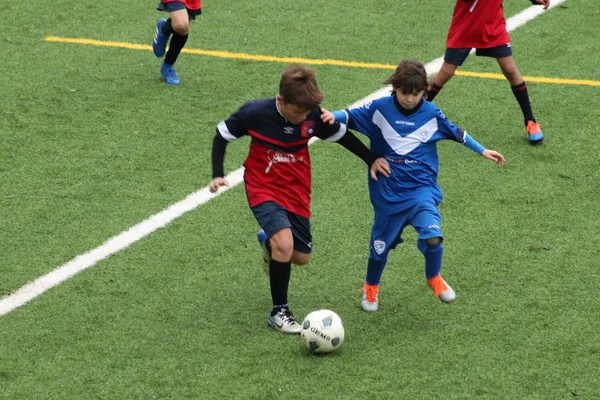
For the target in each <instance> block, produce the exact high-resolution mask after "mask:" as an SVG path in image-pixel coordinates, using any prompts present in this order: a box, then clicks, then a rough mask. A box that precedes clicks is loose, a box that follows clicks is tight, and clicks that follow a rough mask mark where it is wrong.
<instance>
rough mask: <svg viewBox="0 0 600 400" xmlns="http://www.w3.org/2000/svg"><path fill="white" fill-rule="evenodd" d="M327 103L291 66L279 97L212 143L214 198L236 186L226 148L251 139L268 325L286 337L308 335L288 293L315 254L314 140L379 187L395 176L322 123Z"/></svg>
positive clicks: (222, 126) (250, 181)
mask: <svg viewBox="0 0 600 400" xmlns="http://www.w3.org/2000/svg"><path fill="white" fill-rule="evenodd" d="M322 99H323V94H322V93H321V91H320V90H319V87H318V86H317V81H316V78H315V73H314V71H313V70H312V69H309V68H305V67H303V66H301V65H298V64H291V65H289V66H288V67H287V68H286V69H285V70H284V71H283V74H282V75H281V81H280V83H279V95H278V96H277V97H275V98H269V99H260V100H254V101H250V102H248V103H246V104H244V105H243V106H242V107H241V108H240V109H239V110H237V111H236V112H235V113H233V114H231V115H230V116H229V117H228V118H227V119H226V120H224V121H222V122H220V123H219V124H218V126H217V132H216V135H215V138H214V141H213V148H212V167H213V180H212V181H211V183H210V191H211V192H213V193H214V192H216V191H217V190H218V188H219V187H220V186H228V185H229V183H228V182H227V180H226V179H225V178H224V177H223V176H224V172H223V160H224V157H225V149H226V146H227V144H228V143H229V142H231V141H233V140H235V139H238V138H240V137H242V136H246V135H249V136H250V137H251V141H250V151H249V152H248V157H247V158H246V161H245V162H244V167H245V170H244V183H245V186H246V194H247V197H248V203H249V205H250V209H251V210H252V213H253V214H254V217H255V218H256V220H257V221H258V224H259V225H260V227H261V230H260V231H259V233H258V239H259V242H260V244H261V246H262V247H263V253H264V254H263V255H264V258H265V264H267V267H268V271H269V282H270V288H271V299H272V301H273V309H272V310H271V312H270V313H269V316H268V320H267V321H268V324H269V326H270V327H272V328H274V329H276V330H278V331H280V332H284V333H300V330H301V329H302V327H301V326H300V324H298V323H297V322H296V320H295V318H294V315H293V314H292V313H291V312H290V310H289V306H288V299H287V294H288V285H289V281H290V273H291V264H292V263H294V264H297V265H304V264H306V263H308V261H309V260H310V253H311V248H312V234H311V231H310V197H311V167H310V155H309V152H308V142H309V140H310V139H311V138H313V137H318V138H320V139H323V140H326V141H331V142H338V143H340V144H341V145H342V146H344V147H346V148H347V149H348V150H350V151H351V152H353V153H354V154H356V155H357V156H359V157H360V158H361V159H362V160H363V161H364V162H365V163H366V164H367V165H369V166H370V171H371V176H372V177H373V179H375V180H376V179H377V173H382V174H384V175H385V176H389V172H390V167H389V164H388V163H387V161H386V160H385V158H376V157H375V156H373V154H372V153H371V152H370V151H369V149H368V148H367V147H366V146H365V145H364V144H363V143H362V142H361V141H360V139H358V138H357V137H356V136H354V135H353V134H352V133H351V132H350V131H347V129H346V125H345V124H340V123H335V124H332V125H330V124H328V123H324V122H322V121H321V108H320V106H319V105H320V103H321V101H322ZM334 168H339V166H338V167H334Z"/></svg>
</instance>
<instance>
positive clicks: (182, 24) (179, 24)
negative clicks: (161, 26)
mask: <svg viewBox="0 0 600 400" xmlns="http://www.w3.org/2000/svg"><path fill="white" fill-rule="evenodd" d="M171 26H172V27H173V30H174V31H175V32H176V33H177V34H179V35H181V36H185V35H187V34H188V33H189V32H190V21H188V20H187V19H183V20H179V19H178V20H172V21H171Z"/></svg>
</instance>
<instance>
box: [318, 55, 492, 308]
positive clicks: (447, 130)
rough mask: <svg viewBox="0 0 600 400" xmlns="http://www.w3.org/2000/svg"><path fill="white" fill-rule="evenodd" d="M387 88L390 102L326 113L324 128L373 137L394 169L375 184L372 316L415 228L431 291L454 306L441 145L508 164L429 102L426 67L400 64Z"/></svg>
mask: <svg viewBox="0 0 600 400" xmlns="http://www.w3.org/2000/svg"><path fill="white" fill-rule="evenodd" d="M385 83H386V84H391V85H392V94H391V95H390V96H386V97H382V98H380V99H377V100H374V101H372V102H370V103H368V104H365V105H363V106H360V107H357V108H352V109H345V110H340V111H334V112H333V113H331V112H329V111H326V110H324V111H323V113H322V115H321V118H322V119H323V121H324V122H329V123H333V122H334V121H337V122H343V123H346V124H348V128H350V129H354V130H356V131H358V132H361V133H363V134H365V135H366V136H368V137H369V139H370V142H371V152H372V153H373V154H374V155H375V156H377V157H385V158H386V159H387V160H388V162H389V165H390V167H391V174H390V176H389V178H384V177H383V178H382V179H379V180H377V181H375V180H373V179H371V178H369V194H370V197H371V203H372V204H373V208H374V210H375V220H374V222H373V228H372V231H371V250H370V254H369V261H368V265H367V275H366V279H365V285H364V292H363V297H362V301H361V306H362V309H363V310H364V311H376V310H377V308H378V291H379V284H380V281H381V275H382V273H383V269H384V268H385V264H386V262H387V259H388V253H389V251H390V250H391V249H393V248H395V247H396V246H397V245H398V244H399V243H401V242H402V237H401V235H402V231H403V230H404V228H405V227H406V226H407V225H412V226H413V227H414V228H415V230H416V231H417V233H418V235H419V240H418V243H417V247H418V248H419V250H420V251H421V253H423V255H424V257H425V277H426V279H427V283H428V285H429V287H430V288H431V289H432V290H433V291H434V293H435V297H436V298H439V299H440V300H441V301H443V302H445V303H449V302H451V301H453V300H454V299H455V297H456V295H455V293H454V290H453V289H452V287H450V285H448V284H447V283H446V281H444V279H442V277H441V275H440V271H441V268H442V252H443V248H442V240H443V235H442V231H441V228H440V221H441V216H440V212H439V210H438V207H437V206H438V205H439V204H440V202H441V201H442V191H441V189H440V186H439V184H438V181H437V175H438V155H437V147H436V143H437V142H438V141H440V140H446V139H450V140H454V141H456V142H459V143H462V144H464V145H465V146H466V147H468V148H469V149H471V150H473V151H475V152H477V153H479V154H481V155H482V156H484V157H485V158H487V159H488V160H491V161H494V162H495V163H497V164H504V157H503V156H502V155H501V154H500V153H498V152H496V151H493V150H488V149H486V148H484V147H483V146H482V145H480V144H479V143H477V141H475V139H473V138H472V137H471V136H469V135H468V134H467V132H465V131H464V130H463V129H461V128H460V127H458V126H457V125H455V124H453V123H451V122H450V121H448V119H447V118H446V116H445V115H444V114H443V113H442V112H441V111H440V109H439V108H438V107H437V106H436V105H434V104H433V103H430V102H428V101H426V100H425V99H424V98H423V96H424V94H425V91H426V89H427V73H426V71H425V66H424V65H423V64H422V63H421V62H419V61H414V60H405V61H402V62H400V64H399V65H398V67H397V68H396V71H395V72H394V74H393V75H392V76H391V77H390V78H389V79H388V80H387V81H386V82H385Z"/></svg>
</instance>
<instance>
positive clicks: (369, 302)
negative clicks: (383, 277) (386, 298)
mask: <svg viewBox="0 0 600 400" xmlns="http://www.w3.org/2000/svg"><path fill="white" fill-rule="evenodd" d="M362 291H363V295H362V300H361V301H360V306H361V307H362V309H363V311H367V312H373V311H377V309H378V308H379V295H378V292H379V285H369V284H368V283H366V282H365V286H364V287H363V289H362Z"/></svg>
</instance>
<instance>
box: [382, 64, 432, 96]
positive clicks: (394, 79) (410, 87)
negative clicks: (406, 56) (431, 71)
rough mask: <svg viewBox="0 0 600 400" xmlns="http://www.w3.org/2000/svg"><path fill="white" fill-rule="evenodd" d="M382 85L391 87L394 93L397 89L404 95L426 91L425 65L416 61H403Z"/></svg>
mask: <svg viewBox="0 0 600 400" xmlns="http://www.w3.org/2000/svg"><path fill="white" fill-rule="evenodd" d="M384 83H385V84H388V85H392V89H393V90H392V91H394V92H395V91H396V90H398V89H399V90H400V91H401V92H402V93H406V94H409V93H415V92H420V91H421V90H427V71H426V70H425V65H423V63H422V62H420V61H417V60H403V61H401V62H400V64H398V66H397V67H396V71H394V73H393V74H392V76H390V77H389V79H388V80H387V81H385V82H384Z"/></svg>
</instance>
